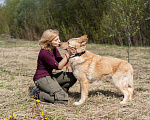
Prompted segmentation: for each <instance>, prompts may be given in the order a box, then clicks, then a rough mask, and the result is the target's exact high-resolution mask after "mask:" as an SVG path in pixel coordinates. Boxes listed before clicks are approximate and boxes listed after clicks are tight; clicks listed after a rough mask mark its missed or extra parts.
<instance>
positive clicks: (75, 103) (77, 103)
mask: <svg viewBox="0 0 150 120" xmlns="http://www.w3.org/2000/svg"><path fill="white" fill-rule="evenodd" d="M81 104H82V103H81V102H74V103H73V105H81Z"/></svg>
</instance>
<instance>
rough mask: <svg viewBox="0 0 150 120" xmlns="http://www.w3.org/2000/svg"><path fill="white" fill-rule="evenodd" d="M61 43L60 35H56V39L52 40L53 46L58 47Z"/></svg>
mask: <svg viewBox="0 0 150 120" xmlns="http://www.w3.org/2000/svg"><path fill="white" fill-rule="evenodd" d="M59 45H60V39H59V36H57V37H55V38H54V40H52V41H51V46H53V47H58V46H59Z"/></svg>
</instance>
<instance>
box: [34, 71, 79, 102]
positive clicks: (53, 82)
mask: <svg viewBox="0 0 150 120" xmlns="http://www.w3.org/2000/svg"><path fill="white" fill-rule="evenodd" d="M76 81H77V80H76V78H75V77H74V75H73V74H72V73H71V72H67V73H66V75H65V74H64V72H59V73H56V74H53V75H52V76H45V77H43V78H41V79H39V80H37V81H35V85H36V86H37V87H38V88H39V89H40V90H41V92H40V93H39V99H40V100H41V101H43V102H51V103H54V102H58V101H68V94H67V92H68V90H69V88H70V87H71V86H73V85H74V84H75V82H76Z"/></svg>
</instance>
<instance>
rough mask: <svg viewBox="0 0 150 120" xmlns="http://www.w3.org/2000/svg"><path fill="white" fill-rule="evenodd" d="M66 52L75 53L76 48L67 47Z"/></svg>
mask: <svg viewBox="0 0 150 120" xmlns="http://www.w3.org/2000/svg"><path fill="white" fill-rule="evenodd" d="M67 52H68V54H69V56H71V55H75V54H76V53H77V51H76V49H75V48H73V47H71V48H68V49H67Z"/></svg>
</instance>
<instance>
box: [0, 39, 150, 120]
mask: <svg viewBox="0 0 150 120" xmlns="http://www.w3.org/2000/svg"><path fill="white" fill-rule="evenodd" d="M39 50H40V47H39V46H38V42H37V41H25V40H21V39H10V40H4V39H1V38H0V56H1V57H0V119H2V120H4V119H6V118H7V119H11V120H24V119H27V120H44V119H45V120H46V119H47V120H117V119H120V120H148V119H150V102H149V98H150V87H149V83H150V82H149V80H150V59H149V58H150V47H131V48H130V63H131V64H132V65H133V68H134V84H135V93H134V96H133V100H132V101H129V102H128V103H127V104H126V105H120V104H119V102H120V101H121V100H122V98H123V96H122V94H121V93H120V92H119V91H118V90H117V89H116V88H115V87H114V86H113V85H112V84H111V83H110V82H109V80H106V81H103V82H99V83H98V84H94V83H93V84H91V85H90V87H89V98H88V100H87V102H86V103H85V104H83V105H81V106H73V105H72V104H73V103H74V102H75V101H77V100H76V99H77V98H78V97H79V96H80V93H79V91H80V90H79V89H80V85H79V82H77V83H76V84H75V85H74V86H73V87H72V88H70V92H69V101H70V104H69V105H62V104H51V103H43V102H40V101H36V100H35V99H32V98H30V97H29V91H30V88H31V86H33V85H34V84H33V81H32V78H33V75H34V73H35V69H36V62H37V56H38V52H39ZM87 50H89V51H91V52H93V53H95V54H98V55H102V56H112V57H117V58H121V59H123V60H127V58H128V53H127V50H128V48H127V47H126V46H125V47H124V46H113V45H99V44H87ZM60 52H61V54H62V56H64V54H65V51H63V50H60ZM64 69H65V68H64Z"/></svg>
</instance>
